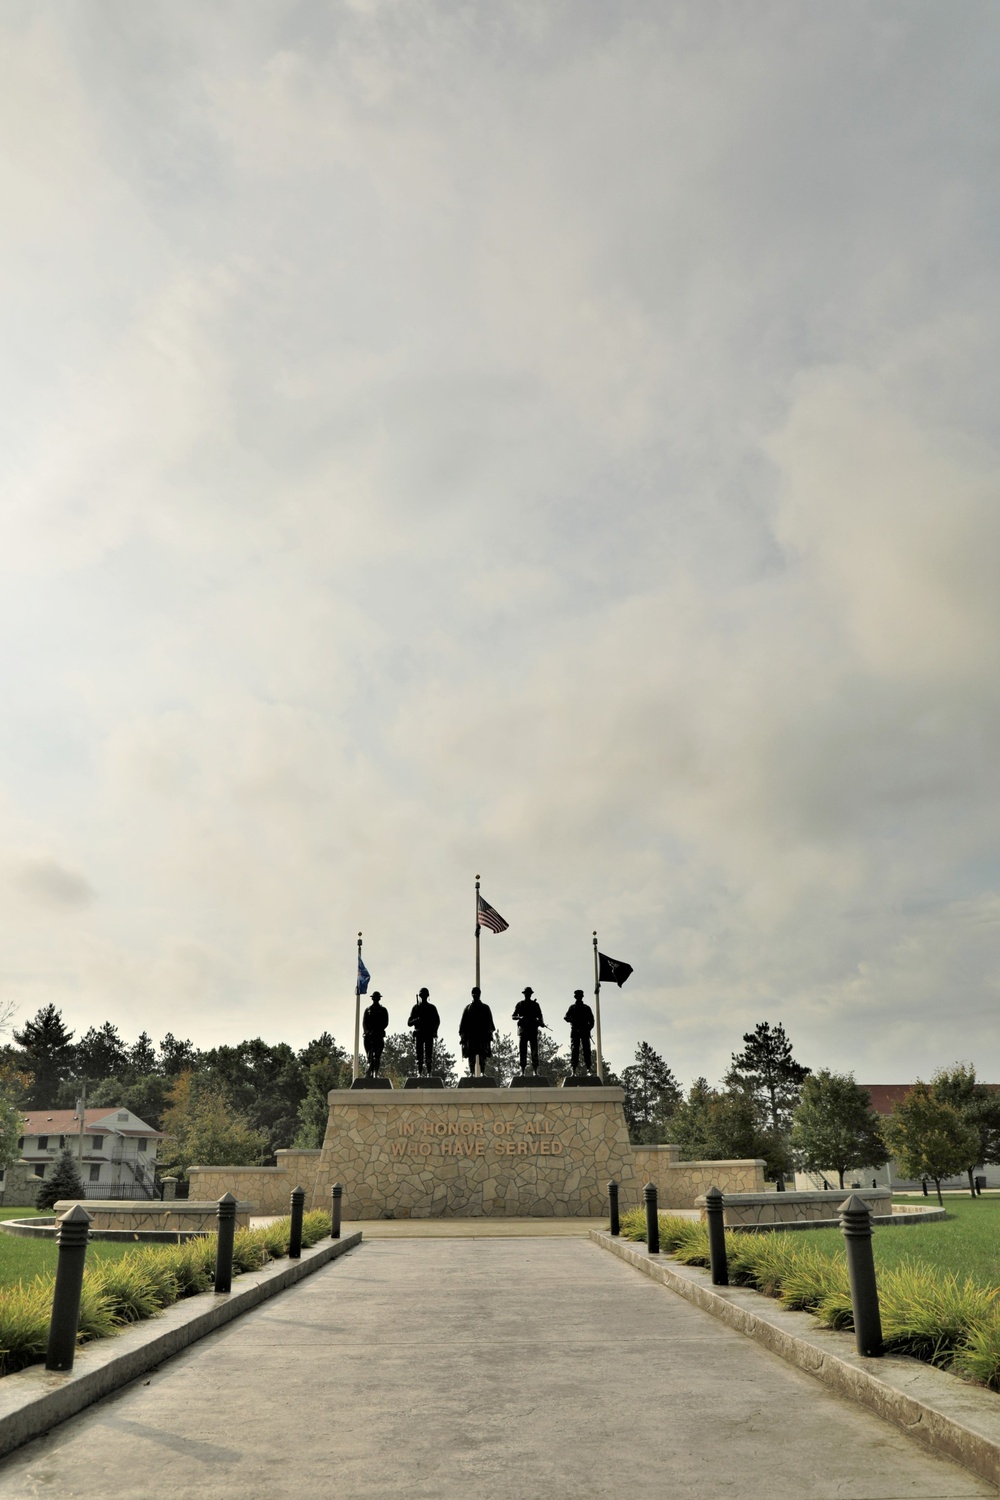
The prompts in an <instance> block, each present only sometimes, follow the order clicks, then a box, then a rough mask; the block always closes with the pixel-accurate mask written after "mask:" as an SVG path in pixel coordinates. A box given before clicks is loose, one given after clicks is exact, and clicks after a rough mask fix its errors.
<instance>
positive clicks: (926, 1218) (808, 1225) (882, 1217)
mask: <svg viewBox="0 0 1000 1500" xmlns="http://www.w3.org/2000/svg"><path fill="white" fill-rule="evenodd" d="M669 1213H670V1209H669V1208H667V1209H664V1214H666V1215H669ZM947 1217H948V1211H947V1209H944V1208H918V1209H915V1210H914V1212H913V1213H893V1214H872V1223H873V1224H874V1225H875V1227H876V1228H877V1229H899V1228H902V1227H903V1226H905V1225H906V1224H940V1223H943V1221H944V1220H945V1219H946V1218H947ZM839 1228H840V1220H839V1219H789V1220H787V1221H782V1220H780V1219H779V1220H778V1221H776V1222H775V1223H773V1224H727V1225H726V1233H727V1234H767V1233H768V1232H769V1231H771V1230H775V1229H780V1230H782V1231H783V1232H784V1233H787V1232H788V1231H789V1230H793V1231H794V1230H796V1229H839Z"/></svg>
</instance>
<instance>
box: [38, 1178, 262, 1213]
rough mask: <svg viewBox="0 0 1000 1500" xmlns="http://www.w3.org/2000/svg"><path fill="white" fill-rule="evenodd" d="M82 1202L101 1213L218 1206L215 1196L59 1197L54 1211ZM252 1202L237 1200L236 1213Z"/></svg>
mask: <svg viewBox="0 0 1000 1500" xmlns="http://www.w3.org/2000/svg"><path fill="white" fill-rule="evenodd" d="M208 1170H209V1171H215V1170H218V1171H221V1172H228V1171H231V1170H232V1169H231V1168H229V1167H219V1168H209V1169H208ZM76 1203H82V1204H83V1205H84V1207H85V1208H86V1209H87V1210H88V1211H89V1210H91V1209H95V1208H99V1209H100V1210H101V1212H102V1213H104V1212H107V1211H108V1210H112V1211H113V1212H114V1213H116V1214H118V1213H124V1214H160V1213H162V1214H207V1213H214V1212H215V1210H216V1209H217V1208H218V1206H219V1200H218V1199H217V1198H211V1199H208V1198H206V1199H205V1200H204V1202H203V1201H201V1200H200V1199H195V1198H164V1199H162V1200H161V1199H159V1198H61V1199H60V1200H59V1202H58V1203H57V1204H56V1206H55V1212H56V1213H57V1214H58V1213H59V1212H60V1210H65V1209H67V1208H72V1207H73V1205H74V1204H76ZM252 1208H253V1204H252V1203H251V1202H250V1201H249V1200H248V1201H247V1202H245V1203H243V1202H239V1203H237V1205H236V1212H237V1213H250V1211H251V1210H252Z"/></svg>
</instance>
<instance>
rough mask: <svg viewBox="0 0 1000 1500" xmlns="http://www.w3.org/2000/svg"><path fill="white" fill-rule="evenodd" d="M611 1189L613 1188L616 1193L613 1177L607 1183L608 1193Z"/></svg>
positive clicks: (616, 1186) (616, 1187)
mask: <svg viewBox="0 0 1000 1500" xmlns="http://www.w3.org/2000/svg"><path fill="white" fill-rule="evenodd" d="M612 1188H614V1189H615V1191H616V1192H617V1191H618V1184H617V1182H616V1181H615V1179H614V1178H613V1177H612V1179H611V1181H610V1182H609V1183H608V1192H610V1191H611V1189H612Z"/></svg>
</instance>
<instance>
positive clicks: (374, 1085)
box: [351, 1078, 392, 1089]
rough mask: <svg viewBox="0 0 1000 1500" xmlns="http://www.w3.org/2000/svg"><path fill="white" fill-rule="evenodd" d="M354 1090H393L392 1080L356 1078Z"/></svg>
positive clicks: (353, 1084) (353, 1085) (352, 1086)
mask: <svg viewBox="0 0 1000 1500" xmlns="http://www.w3.org/2000/svg"><path fill="white" fill-rule="evenodd" d="M351 1088H352V1089H391V1088H392V1079H391V1078H355V1080H354V1082H353V1083H352V1084H351Z"/></svg>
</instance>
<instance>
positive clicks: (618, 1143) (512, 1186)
mask: <svg viewBox="0 0 1000 1500" xmlns="http://www.w3.org/2000/svg"><path fill="white" fill-rule="evenodd" d="M623 1098H624V1095H623V1092H622V1090H621V1089H619V1088H610V1087H608V1088H587V1087H583V1088H574V1089H567V1090H565V1091H563V1090H562V1089H553V1088H546V1089H534V1088H524V1089H514V1090H511V1089H490V1088H487V1089H474V1090H473V1089H468V1090H464V1089H463V1090H458V1089H399V1090H395V1089H393V1090H389V1089H385V1090H379V1091H378V1092H376V1091H374V1090H372V1091H370V1092H369V1091H367V1090H364V1089H358V1090H353V1089H352V1090H348V1089H333V1090H331V1092H330V1095H329V1102H330V1114H329V1119H328V1122H327V1129H326V1138H325V1140H324V1142H323V1148H322V1150H321V1151H297V1150H293V1151H279V1152H278V1153H277V1162H278V1165H277V1166H275V1167H192V1168H191V1169H190V1177H191V1191H192V1193H193V1194H197V1196H198V1198H199V1199H216V1198H219V1197H221V1196H222V1194H223V1193H225V1192H233V1193H235V1194H236V1196H237V1197H238V1198H240V1199H241V1200H244V1201H245V1200H249V1201H251V1202H253V1204H254V1205H255V1211H256V1212H258V1213H262V1214H269V1213H287V1212H288V1200H289V1194H290V1192H291V1190H292V1188H293V1187H302V1188H304V1189H305V1191H306V1204H307V1206H308V1207H310V1208H328V1207H329V1204H330V1188H331V1187H332V1186H333V1184H334V1183H335V1182H339V1183H341V1184H342V1185H343V1188H344V1212H345V1217H347V1218H349V1219H353V1220H358V1219H378V1218H390V1217H391V1218H398V1219H410V1218H413V1219H424V1218H433V1217H445V1218H470V1219H471V1218H483V1217H487V1216H489V1217H510V1218H543V1217H553V1218H597V1217H599V1216H601V1215H603V1214H605V1213H606V1212H607V1184H608V1181H609V1179H611V1178H614V1179H615V1180H616V1181H617V1182H618V1183H619V1185H620V1202H621V1205H622V1207H623V1208H629V1207H634V1206H636V1205H638V1204H639V1202H640V1201H641V1197H642V1186H643V1183H644V1182H648V1181H652V1182H655V1183H656V1184H657V1187H658V1188H659V1191H660V1203H661V1206H662V1207H664V1208H682V1207H683V1208H690V1207H692V1205H693V1203H694V1199H695V1197H696V1196H697V1194H698V1193H699V1192H704V1190H705V1188H706V1187H708V1186H710V1185H711V1183H713V1182H717V1183H718V1185H719V1186H720V1187H721V1188H722V1190H723V1192H731V1191H740V1190H747V1189H750V1190H753V1189H754V1188H762V1187H763V1185H764V1182H763V1173H762V1168H763V1163H762V1162H757V1161H738V1162H710V1163H706V1162H680V1161H678V1160H677V1156H678V1154H679V1151H678V1148H677V1147H676V1146H663V1147H636V1146H633V1145H631V1143H630V1142H629V1138H628V1129H627V1127H626V1124H625V1114H624V1111H623V1109H622V1101H623Z"/></svg>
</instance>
